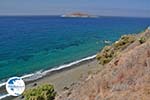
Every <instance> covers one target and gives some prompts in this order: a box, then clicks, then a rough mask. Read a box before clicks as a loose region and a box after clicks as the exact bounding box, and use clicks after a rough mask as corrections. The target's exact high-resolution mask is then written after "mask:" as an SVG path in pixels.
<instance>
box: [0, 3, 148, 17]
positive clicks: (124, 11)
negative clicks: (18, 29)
mask: <svg viewBox="0 0 150 100" xmlns="http://www.w3.org/2000/svg"><path fill="white" fill-rule="evenodd" d="M72 12H84V13H89V14H92V15H101V16H131V17H132V16H133V17H150V0H0V15H61V14H68V13H72Z"/></svg>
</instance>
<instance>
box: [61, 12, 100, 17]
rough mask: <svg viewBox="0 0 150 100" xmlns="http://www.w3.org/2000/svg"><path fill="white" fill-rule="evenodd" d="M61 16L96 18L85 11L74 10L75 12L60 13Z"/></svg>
mask: <svg viewBox="0 0 150 100" xmlns="http://www.w3.org/2000/svg"><path fill="white" fill-rule="evenodd" d="M61 17H77V18H78V17H79V18H97V17H98V16H95V15H89V14H86V13H80V12H75V13H71V14H65V15H61Z"/></svg>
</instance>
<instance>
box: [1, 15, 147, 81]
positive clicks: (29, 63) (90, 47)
mask: <svg viewBox="0 0 150 100" xmlns="http://www.w3.org/2000/svg"><path fill="white" fill-rule="evenodd" d="M149 25H150V19H148V18H123V17H101V18H61V17H56V16H30V17H29V16H28V17H15V16H14V17H0V80H2V79H5V78H8V77H11V76H21V75H24V74H28V73H32V72H36V71H39V70H46V69H50V68H53V67H56V66H58V65H63V64H66V63H69V62H72V61H75V60H79V59H81V58H83V57H87V56H91V55H94V54H96V52H98V51H99V50H100V49H101V48H102V47H103V46H104V45H105V44H104V43H103V40H111V41H115V40H117V39H118V38H119V37H120V36H121V35H123V34H129V33H138V32H141V31H143V30H144V29H146V27H147V26H149Z"/></svg>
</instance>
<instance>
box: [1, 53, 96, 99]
mask: <svg viewBox="0 0 150 100" xmlns="http://www.w3.org/2000/svg"><path fill="white" fill-rule="evenodd" d="M95 57H96V55H93V56H89V57H86V58H83V59H80V60H77V61H74V62H71V63H69V64H64V65H61V66H58V67H54V68H52V69H49V70H46V71H43V72H42V71H38V72H36V73H31V74H27V75H24V76H22V77H21V78H22V79H24V81H32V80H36V79H39V78H41V77H43V76H45V75H47V73H50V72H53V71H58V70H61V69H64V68H68V67H71V66H73V65H76V64H78V63H81V62H83V61H87V60H90V59H94V58H95ZM5 84H6V82H4V83H1V84H0V87H2V86H4V85H5ZM8 96H10V95H9V94H6V95H3V96H0V99H3V98H6V97H8Z"/></svg>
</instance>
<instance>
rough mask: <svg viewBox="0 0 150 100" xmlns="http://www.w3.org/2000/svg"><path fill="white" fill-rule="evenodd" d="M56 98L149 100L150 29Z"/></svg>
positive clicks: (69, 99)
mask: <svg viewBox="0 0 150 100" xmlns="http://www.w3.org/2000/svg"><path fill="white" fill-rule="evenodd" d="M56 100H150V30H148V29H147V30H146V31H145V32H143V33H141V34H139V35H137V36H136V40H135V41H134V42H133V43H131V44H130V45H128V46H127V47H126V48H125V49H123V51H121V52H120V53H119V54H118V55H116V56H115V57H114V58H113V59H112V60H111V61H110V62H109V63H108V64H106V65H105V66H104V67H103V70H101V71H100V72H97V73H96V74H91V75H89V77H88V78H87V79H86V80H84V81H82V82H80V83H79V84H76V85H74V86H72V87H70V88H69V89H67V90H65V91H64V92H63V93H61V94H59V95H58V96H57V97H56Z"/></svg>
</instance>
